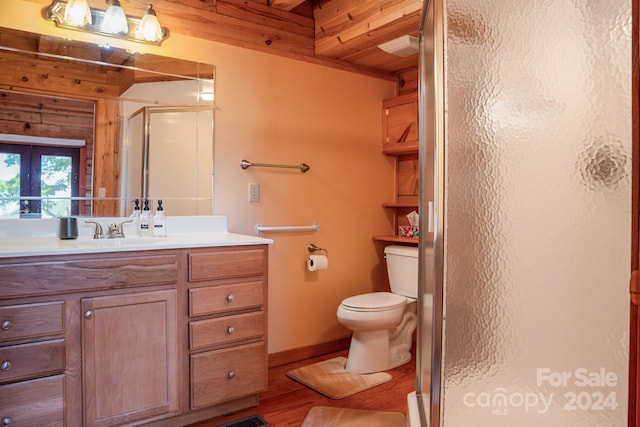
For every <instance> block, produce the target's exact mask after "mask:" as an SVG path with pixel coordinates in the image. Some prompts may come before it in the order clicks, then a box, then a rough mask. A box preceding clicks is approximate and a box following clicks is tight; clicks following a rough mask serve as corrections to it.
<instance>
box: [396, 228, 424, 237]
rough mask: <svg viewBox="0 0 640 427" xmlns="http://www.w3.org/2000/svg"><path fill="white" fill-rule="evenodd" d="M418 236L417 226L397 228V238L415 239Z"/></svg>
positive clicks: (418, 229)
mask: <svg viewBox="0 0 640 427" xmlns="http://www.w3.org/2000/svg"><path fill="white" fill-rule="evenodd" d="M419 234H420V227H418V226H417V225H401V226H399V227H398V236H400V237H409V238H411V239H417V238H418V235H419Z"/></svg>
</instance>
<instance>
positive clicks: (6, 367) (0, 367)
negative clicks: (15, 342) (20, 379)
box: [0, 360, 13, 372]
mask: <svg viewBox="0 0 640 427" xmlns="http://www.w3.org/2000/svg"><path fill="white" fill-rule="evenodd" d="M12 366H13V365H12V364H11V361H10V360H5V361H4V362H2V363H0V370H2V371H5V372H6V371H8V370H10V369H11V367H12Z"/></svg>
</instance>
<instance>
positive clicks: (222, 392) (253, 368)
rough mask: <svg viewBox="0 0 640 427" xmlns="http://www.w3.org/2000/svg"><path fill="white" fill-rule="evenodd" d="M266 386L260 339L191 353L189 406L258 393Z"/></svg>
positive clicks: (264, 364) (265, 369)
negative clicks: (204, 351)
mask: <svg viewBox="0 0 640 427" xmlns="http://www.w3.org/2000/svg"><path fill="white" fill-rule="evenodd" d="M266 386H267V356H266V354H265V347H264V343H262V342H260V343H255V344H247V345H242V346H237V347H231V348H227V349H222V350H216V351H209V352H206V353H200V354H194V355H192V356H191V409H197V408H202V407H205V406H209V405H214V404H216V403H220V402H224V401H227V400H232V399H235V398H238V397H243V396H248V395H251V394H256V393H260V392H261V391H264V390H265V389H266Z"/></svg>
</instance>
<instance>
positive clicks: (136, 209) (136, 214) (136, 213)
mask: <svg viewBox="0 0 640 427" xmlns="http://www.w3.org/2000/svg"><path fill="white" fill-rule="evenodd" d="M133 204H134V206H133V212H132V213H131V216H130V218H132V219H133V229H134V230H136V233H137V232H138V231H139V230H140V200H139V199H135V200H134V201H133Z"/></svg>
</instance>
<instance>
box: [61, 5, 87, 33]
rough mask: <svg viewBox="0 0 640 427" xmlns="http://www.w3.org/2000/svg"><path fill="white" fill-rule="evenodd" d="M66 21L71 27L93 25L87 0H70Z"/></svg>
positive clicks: (65, 16)
mask: <svg viewBox="0 0 640 427" xmlns="http://www.w3.org/2000/svg"><path fill="white" fill-rule="evenodd" d="M64 20H65V22H68V23H69V25H77V26H80V27H82V26H84V25H91V21H92V19H91V9H90V8H89V5H88V4H87V0H69V3H68V4H67V8H66V9H65V11H64Z"/></svg>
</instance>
